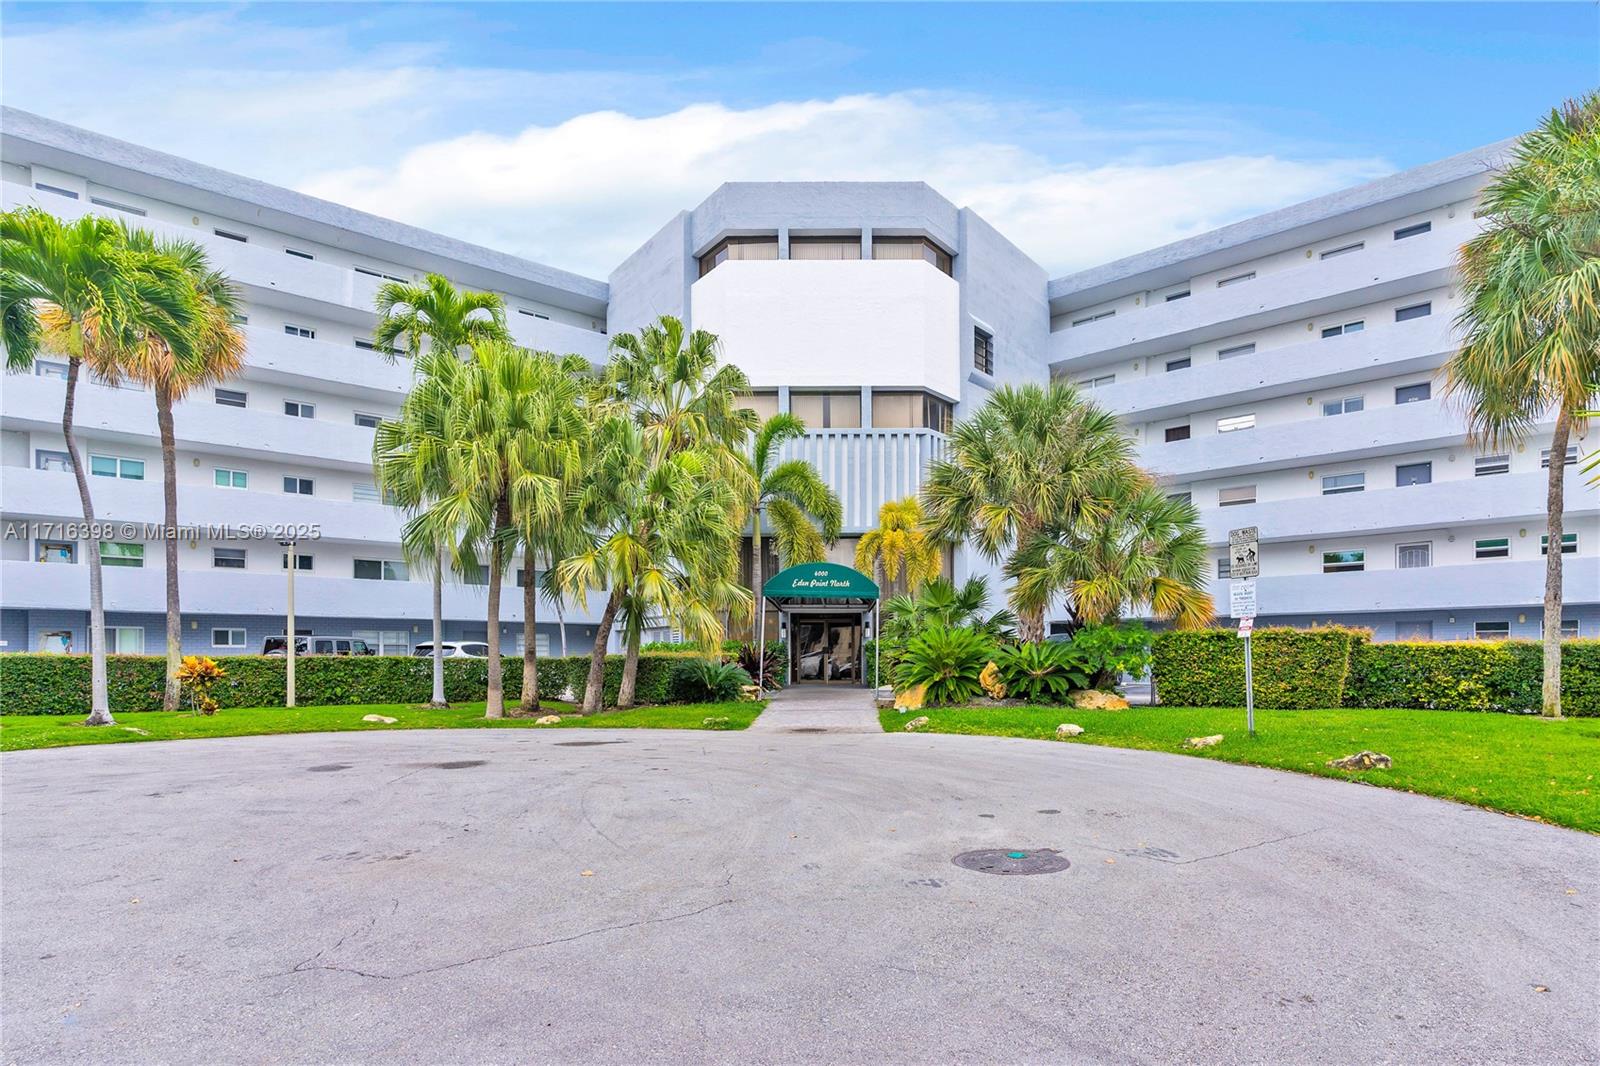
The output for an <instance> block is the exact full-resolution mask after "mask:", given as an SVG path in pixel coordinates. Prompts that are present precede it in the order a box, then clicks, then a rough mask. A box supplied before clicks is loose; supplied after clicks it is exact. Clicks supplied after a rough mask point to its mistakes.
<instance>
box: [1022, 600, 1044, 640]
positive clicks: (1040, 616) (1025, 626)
mask: <svg viewBox="0 0 1600 1066" xmlns="http://www.w3.org/2000/svg"><path fill="white" fill-rule="evenodd" d="M1017 638H1018V639H1019V640H1021V641H1022V642H1023V643H1024V644H1038V643H1039V642H1041V641H1042V640H1044V608H1043V607H1030V608H1029V609H1027V610H1025V611H1018V612H1017Z"/></svg>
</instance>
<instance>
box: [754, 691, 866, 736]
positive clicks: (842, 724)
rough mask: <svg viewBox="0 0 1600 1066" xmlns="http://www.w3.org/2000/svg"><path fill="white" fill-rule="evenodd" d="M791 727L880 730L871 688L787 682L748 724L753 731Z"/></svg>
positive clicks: (831, 729) (844, 731)
mask: <svg viewBox="0 0 1600 1066" xmlns="http://www.w3.org/2000/svg"><path fill="white" fill-rule="evenodd" d="M794 730H805V731H806V732H811V731H822V732H828V733H879V732H882V729H881V728H880V727H879V725H878V709H877V707H876V706H875V705H874V704H873V701H872V691H871V690H870V689H865V688H855V687H853V686H845V685H790V686H789V687H788V688H786V689H783V690H781V691H779V692H777V693H776V694H774V695H773V696H772V698H771V700H770V701H769V702H768V703H767V709H766V710H764V711H762V712H761V716H760V717H759V718H757V719H756V720H755V722H754V723H753V724H752V725H751V726H750V732H752V733H788V732H792V731H794Z"/></svg>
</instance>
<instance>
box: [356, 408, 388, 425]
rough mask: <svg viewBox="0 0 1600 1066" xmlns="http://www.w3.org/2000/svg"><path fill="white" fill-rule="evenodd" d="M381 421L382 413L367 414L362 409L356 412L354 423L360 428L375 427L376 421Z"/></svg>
mask: <svg viewBox="0 0 1600 1066" xmlns="http://www.w3.org/2000/svg"><path fill="white" fill-rule="evenodd" d="M382 421H383V416H382V415H369V414H366V413H365V412H362V411H357V412H356V425H358V426H360V427H361V428H362V429H377V428H378V423H379V422H382Z"/></svg>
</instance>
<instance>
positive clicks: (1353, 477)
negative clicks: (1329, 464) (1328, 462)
mask: <svg viewBox="0 0 1600 1066" xmlns="http://www.w3.org/2000/svg"><path fill="white" fill-rule="evenodd" d="M1366 490H1367V475H1366V472H1365V471H1361V470H1358V471H1356V472H1355V473H1353V474H1328V475H1327V476H1326V477H1324V478H1323V479H1322V494H1323V495H1324V496H1340V495H1343V494H1344V493H1347V492H1365V491H1366Z"/></svg>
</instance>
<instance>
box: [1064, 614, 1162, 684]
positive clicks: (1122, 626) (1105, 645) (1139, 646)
mask: <svg viewBox="0 0 1600 1066" xmlns="http://www.w3.org/2000/svg"><path fill="white" fill-rule="evenodd" d="M1150 641H1151V635H1150V630H1148V629H1146V628H1145V627H1144V626H1143V625H1141V624H1140V623H1138V622H1118V623H1115V624H1112V625H1090V626H1084V627H1083V628H1082V629H1080V630H1078V631H1077V632H1076V633H1074V634H1073V635H1072V646H1073V647H1074V648H1075V649H1077V651H1078V653H1079V656H1080V657H1081V658H1082V659H1083V662H1084V665H1085V666H1086V667H1087V668H1088V671H1089V675H1090V679H1091V681H1093V683H1094V685H1095V687H1096V688H1100V687H1104V686H1108V685H1111V684H1114V683H1115V682H1116V680H1117V678H1119V677H1121V676H1122V675H1123V674H1130V675H1132V676H1134V677H1143V676H1144V672H1145V671H1146V670H1148V669H1149V668H1150V655H1151V652H1150Z"/></svg>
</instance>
